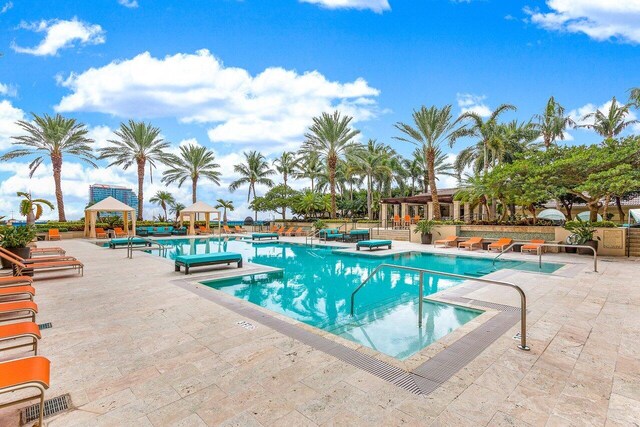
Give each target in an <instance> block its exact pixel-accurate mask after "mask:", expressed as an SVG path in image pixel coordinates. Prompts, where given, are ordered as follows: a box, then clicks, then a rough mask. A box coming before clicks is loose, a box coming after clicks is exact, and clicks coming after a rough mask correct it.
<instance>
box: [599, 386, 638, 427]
mask: <svg viewBox="0 0 640 427" xmlns="http://www.w3.org/2000/svg"><path fill="white" fill-rule="evenodd" d="M637 397H640V396H637ZM607 417H608V422H607V425H619V426H637V425H640V401H638V400H635V399H629V398H628V397H626V396H621V395H619V394H615V393H614V394H612V395H611V400H610V402H609V410H608V412H607Z"/></svg>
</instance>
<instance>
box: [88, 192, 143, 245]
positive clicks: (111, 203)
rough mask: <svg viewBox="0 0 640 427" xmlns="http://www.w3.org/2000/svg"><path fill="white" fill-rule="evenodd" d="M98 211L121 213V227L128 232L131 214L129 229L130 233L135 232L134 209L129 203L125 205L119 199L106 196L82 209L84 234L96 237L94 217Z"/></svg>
mask: <svg viewBox="0 0 640 427" xmlns="http://www.w3.org/2000/svg"><path fill="white" fill-rule="evenodd" d="M98 212H115V213H119V214H122V221H123V222H124V227H123V229H124V230H125V231H126V232H127V234H129V215H131V230H132V234H133V235H135V234H136V210H135V209H134V208H132V207H131V206H129V205H125V204H124V203H122V202H121V201H120V200H116V199H114V198H113V197H107V198H106V199H104V200H101V201H99V202H98V203H96V204H95V205H91V206H89V207H88V208H87V209H85V210H84V236H85V237H91V238H94V239H95V237H96V217H97V216H98Z"/></svg>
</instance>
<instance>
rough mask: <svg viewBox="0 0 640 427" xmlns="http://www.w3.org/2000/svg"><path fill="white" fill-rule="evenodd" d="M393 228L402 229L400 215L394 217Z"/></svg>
mask: <svg viewBox="0 0 640 427" xmlns="http://www.w3.org/2000/svg"><path fill="white" fill-rule="evenodd" d="M393 226H394V227H400V215H394V216H393Z"/></svg>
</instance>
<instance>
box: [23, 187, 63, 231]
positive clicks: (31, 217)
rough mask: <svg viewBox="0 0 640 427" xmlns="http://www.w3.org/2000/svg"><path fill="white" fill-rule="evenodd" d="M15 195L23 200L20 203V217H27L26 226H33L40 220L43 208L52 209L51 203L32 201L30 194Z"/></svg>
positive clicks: (40, 200) (42, 200)
mask: <svg viewBox="0 0 640 427" xmlns="http://www.w3.org/2000/svg"><path fill="white" fill-rule="evenodd" d="M16 194H17V196H18V197H22V198H23V199H22V200H21V201H20V215H22V216H25V217H27V225H33V224H35V222H36V221H37V220H39V219H40V217H41V216H42V213H43V212H44V208H43V206H47V207H48V208H50V209H51V210H53V209H54V207H53V203H51V202H50V201H48V200H45V199H33V198H31V193H25V192H24V191H18V192H17V193H16Z"/></svg>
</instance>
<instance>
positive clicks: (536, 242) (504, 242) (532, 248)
mask: <svg viewBox="0 0 640 427" xmlns="http://www.w3.org/2000/svg"><path fill="white" fill-rule="evenodd" d="M483 242H484V239H483V238H482V237H470V238H469V239H468V240H465V241H461V242H459V241H458V236H448V237H446V238H444V239H440V240H435V241H434V242H433V246H434V247H436V246H437V245H442V247H445V248H448V247H457V248H458V249H462V248H466V249H468V250H474V249H477V248H482V244H483ZM544 243H545V241H544V240H542V239H532V240H531V241H529V242H528V243H526V244H523V245H522V248H521V250H522V252H537V251H538V249H539V248H540V245H542V244H544ZM512 244H513V239H510V238H508V237H501V238H500V239H498V240H497V241H495V242H493V243H490V244H488V245H487V249H488V250H489V251H492V250H494V249H495V250H497V251H500V252H502V251H504V250H505V249H506V248H508V247H509V246H510V245H512Z"/></svg>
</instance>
